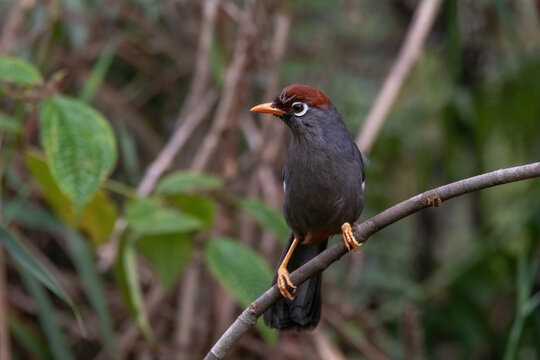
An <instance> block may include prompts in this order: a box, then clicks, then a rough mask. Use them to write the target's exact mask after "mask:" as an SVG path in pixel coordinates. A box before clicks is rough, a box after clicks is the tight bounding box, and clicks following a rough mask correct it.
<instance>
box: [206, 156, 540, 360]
mask: <svg viewBox="0 0 540 360" xmlns="http://www.w3.org/2000/svg"><path fill="white" fill-rule="evenodd" d="M536 177H540V162H537V163H532V164H527V165H522V166H516V167H513V168H508V169H501V170H496V171H492V172H489V173H486V174H482V175H478V176H474V177H471V178H467V179H464V180H460V181H456V182H454V183H451V184H448V185H444V186H440V187H438V188H435V189H432V190H429V191H426V192H424V193H422V194H419V195H416V196H414V197H412V198H410V199H408V200H405V201H403V202H401V203H399V204H397V205H395V206H393V207H391V208H389V209H387V210H385V211H383V212H381V213H379V214H378V215H375V216H374V217H372V218H370V219H368V220H366V221H364V222H363V223H361V224H359V225H355V226H354V236H355V237H356V239H357V240H358V241H360V242H365V241H366V240H367V239H368V238H369V237H370V236H371V235H373V234H375V233H376V232H378V231H380V230H381V229H383V228H385V227H387V226H389V225H391V224H393V223H395V222H396V221H398V220H401V219H403V218H405V217H407V216H409V215H411V214H413V213H415V212H418V211H420V210H422V209H425V208H427V207H430V206H436V207H437V206H439V205H441V204H442V202H444V201H446V200H449V199H451V198H454V197H457V196H460V195H463V194H467V193H470V192H473V191H478V190H481V189H485V188H488V187H491V186H496V185H502V184H506V183H510V182H514V181H520V180H525V179H531V178H536ZM346 253H347V248H346V247H345V243H344V242H343V241H340V242H338V243H337V244H335V245H333V246H331V247H329V248H328V249H326V250H325V251H324V252H322V253H321V254H319V255H318V256H316V257H315V258H313V259H311V260H310V261H309V262H307V263H306V264H305V265H303V266H302V267H300V268H299V269H297V270H295V271H294V272H293V273H291V275H290V277H291V280H292V282H293V283H294V284H296V285H299V284H301V283H303V282H304V281H306V280H307V279H309V278H310V277H312V276H313V275H314V274H316V273H318V272H320V271H324V270H325V269H326V268H327V267H328V266H330V265H331V264H332V263H334V262H336V261H337V260H339V259H340V258H341V257H342V256H343V255H345V254H346ZM279 297H280V294H279V290H278V289H277V286H273V287H271V288H270V289H269V290H267V291H266V292H265V293H264V294H262V295H261V296H260V297H259V298H258V299H257V300H255V301H254V302H253V303H251V305H250V306H249V307H248V308H247V309H245V310H244V311H243V312H242V313H241V314H240V316H238V318H237V319H236V321H235V322H234V323H233V324H232V325H231V326H230V327H229V328H228V329H227V331H225V333H224V334H223V335H222V336H221V338H220V339H219V340H218V341H217V343H216V344H215V345H214V346H213V347H212V349H211V350H210V352H208V354H207V355H206V357H205V359H207V360H212V359H223V358H224V357H225V355H227V353H228V352H229V350H230V349H231V348H232V347H233V345H234V344H235V343H236V342H237V341H238V339H239V338H240V337H242V335H243V334H244V333H246V332H247V331H248V330H249V329H250V328H251V327H252V326H254V325H255V323H256V322H257V318H258V317H259V316H261V315H262V314H263V313H264V312H265V311H266V310H267V309H268V308H270V306H272V304H273V303H275V302H276V301H277V300H278V299H279Z"/></svg>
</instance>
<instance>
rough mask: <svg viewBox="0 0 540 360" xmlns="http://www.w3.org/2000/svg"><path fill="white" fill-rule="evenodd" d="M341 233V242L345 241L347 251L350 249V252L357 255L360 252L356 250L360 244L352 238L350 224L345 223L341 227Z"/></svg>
mask: <svg viewBox="0 0 540 360" xmlns="http://www.w3.org/2000/svg"><path fill="white" fill-rule="evenodd" d="M341 233H342V234H343V241H345V246H346V247H347V249H348V250H349V251H351V249H352V250H354V251H356V252H357V253H359V252H360V250H358V248H359V247H360V246H361V245H362V244H360V243H359V242H358V241H356V239H355V238H354V235H353V232H352V228H351V224H349V223H345V224H343V225H341Z"/></svg>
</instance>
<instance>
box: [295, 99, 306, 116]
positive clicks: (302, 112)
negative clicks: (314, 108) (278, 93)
mask: <svg viewBox="0 0 540 360" xmlns="http://www.w3.org/2000/svg"><path fill="white" fill-rule="evenodd" d="M297 105H301V106H302V111H299V112H295V113H294V115H296V116H304V114H305V113H306V112H307V111H308V109H309V106H307V104H306V103H303V102H295V103H293V104H292V108H293V109H294V107H295V106H297Z"/></svg>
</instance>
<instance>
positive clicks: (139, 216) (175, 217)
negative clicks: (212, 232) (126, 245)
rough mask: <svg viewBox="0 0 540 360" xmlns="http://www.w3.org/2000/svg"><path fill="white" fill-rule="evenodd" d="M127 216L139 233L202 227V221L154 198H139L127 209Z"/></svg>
mask: <svg viewBox="0 0 540 360" xmlns="http://www.w3.org/2000/svg"><path fill="white" fill-rule="evenodd" d="M126 218H127V221H128V223H129V225H130V227H131V228H132V229H133V231H134V232H135V233H136V234H137V235H156V234H169V233H177V232H187V231H193V230H198V229H200V228H201V227H202V226H203V224H202V222H201V221H200V220H199V219H197V218H195V217H193V216H190V215H187V214H183V213H181V212H179V211H177V210H172V209H166V208H164V207H161V206H160V205H159V204H158V202H157V201H155V200H152V199H144V198H141V199H137V200H135V201H134V202H132V203H131V204H129V206H128V208H127V209H126Z"/></svg>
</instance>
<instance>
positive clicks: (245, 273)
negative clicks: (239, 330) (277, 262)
mask: <svg viewBox="0 0 540 360" xmlns="http://www.w3.org/2000/svg"><path fill="white" fill-rule="evenodd" d="M205 254H206V262H207V263H208V267H209V269H210V271H211V272H212V274H213V275H214V277H215V278H216V279H218V281H219V282H220V284H221V285H222V286H223V287H225V288H226V289H227V291H229V293H230V294H231V295H232V296H233V297H234V298H235V299H236V301H237V302H238V303H239V304H241V305H242V306H243V307H247V306H249V304H250V303H251V302H252V301H253V300H255V299H256V298H257V297H258V296H259V295H261V294H262V293H263V292H264V291H266V289H267V288H268V284H270V283H271V281H272V270H271V269H270V267H269V266H268V264H267V263H266V262H265V261H264V260H263V259H262V258H261V257H260V256H259V255H257V254H256V253H255V252H253V251H252V250H250V249H249V248H247V247H245V246H243V245H242V244H240V243H238V241H236V240H234V239H229V238H223V237H221V238H216V239H214V240H212V241H211V242H210V243H209V244H208V246H207V248H206V252H205ZM258 324H261V323H260V322H258ZM261 325H262V324H261ZM261 325H260V326H258V329H259V331H261V333H262V334H263V335H264V336H265V338H266V339H267V340H268V341H270V342H273V341H275V333H274V332H272V331H270V330H269V329H268V328H267V327H265V326H261Z"/></svg>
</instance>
